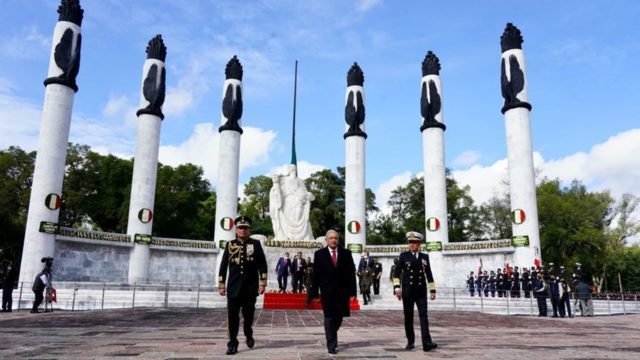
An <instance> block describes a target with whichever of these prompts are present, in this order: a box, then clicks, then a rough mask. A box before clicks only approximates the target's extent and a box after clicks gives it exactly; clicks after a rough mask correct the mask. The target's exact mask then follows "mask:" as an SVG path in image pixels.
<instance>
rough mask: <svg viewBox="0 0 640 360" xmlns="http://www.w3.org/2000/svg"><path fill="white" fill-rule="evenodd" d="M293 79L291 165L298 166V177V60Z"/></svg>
mask: <svg viewBox="0 0 640 360" xmlns="http://www.w3.org/2000/svg"><path fill="white" fill-rule="evenodd" d="M293 79H294V80H293V127H292V131H291V165H295V166H296V175H298V157H297V155H296V95H297V92H298V60H296V70H295V75H294V78H293Z"/></svg>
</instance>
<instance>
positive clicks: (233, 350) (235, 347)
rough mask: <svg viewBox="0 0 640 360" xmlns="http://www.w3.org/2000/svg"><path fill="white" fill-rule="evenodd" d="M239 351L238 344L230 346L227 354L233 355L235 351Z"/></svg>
mask: <svg viewBox="0 0 640 360" xmlns="http://www.w3.org/2000/svg"><path fill="white" fill-rule="evenodd" d="M237 352H238V347H237V346H229V347H228V348H227V355H233V354H235V353H237Z"/></svg>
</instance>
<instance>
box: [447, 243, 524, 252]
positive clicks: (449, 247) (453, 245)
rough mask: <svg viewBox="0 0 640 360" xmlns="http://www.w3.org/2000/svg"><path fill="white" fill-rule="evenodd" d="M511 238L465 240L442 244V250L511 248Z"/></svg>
mask: <svg viewBox="0 0 640 360" xmlns="http://www.w3.org/2000/svg"><path fill="white" fill-rule="evenodd" d="M511 248H512V247H511V240H489V241H466V242H460V243H448V244H443V250H444V251H470V250H489V249H511Z"/></svg>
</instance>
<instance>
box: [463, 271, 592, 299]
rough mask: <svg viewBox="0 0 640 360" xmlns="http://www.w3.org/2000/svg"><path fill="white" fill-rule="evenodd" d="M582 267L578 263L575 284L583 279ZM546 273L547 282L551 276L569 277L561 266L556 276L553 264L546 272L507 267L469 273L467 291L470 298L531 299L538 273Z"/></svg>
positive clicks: (574, 274) (574, 275) (574, 276)
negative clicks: (579, 279) (578, 279)
mask: <svg viewBox="0 0 640 360" xmlns="http://www.w3.org/2000/svg"><path fill="white" fill-rule="evenodd" d="M581 267H582V265H581V264H580V263H576V266H575V268H574V273H573V275H572V277H573V279H574V283H575V282H576V280H577V278H581V277H582V268H581ZM540 272H542V273H544V274H545V275H544V278H545V280H546V281H549V280H550V277H551V276H554V277H556V276H557V277H558V278H563V279H565V278H566V277H567V274H566V269H565V267H564V266H560V268H559V271H558V274H556V271H555V267H554V264H553V263H549V270H548V271H546V272H545V268H544V266H542V265H541V266H540V267H535V266H532V267H531V270H529V269H528V268H526V267H523V268H522V271H521V270H520V269H519V268H518V266H515V267H513V268H512V267H510V266H506V267H505V268H504V269H500V268H498V269H497V270H496V271H493V270H491V271H486V270H485V271H482V269H479V270H478V274H477V275H475V274H474V272H473V271H471V272H470V273H469V275H468V276H467V280H466V285H467V289H468V290H469V295H470V296H475V294H476V292H477V294H478V296H483V294H484V296H485V297H488V296H489V293H491V297H495V296H496V292H497V293H498V297H509V296H510V297H512V298H519V297H521V296H522V293H524V297H525V298H530V297H531V294H532V291H533V288H534V281H535V279H536V278H537V275H538V273H540Z"/></svg>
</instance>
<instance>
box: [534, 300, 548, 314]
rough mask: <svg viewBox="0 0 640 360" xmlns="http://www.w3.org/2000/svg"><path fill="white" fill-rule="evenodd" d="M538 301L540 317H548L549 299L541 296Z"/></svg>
mask: <svg viewBox="0 0 640 360" xmlns="http://www.w3.org/2000/svg"><path fill="white" fill-rule="evenodd" d="M536 299H537V300H538V316H547V298H545V297H542V296H539V297H537V298H536Z"/></svg>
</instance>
